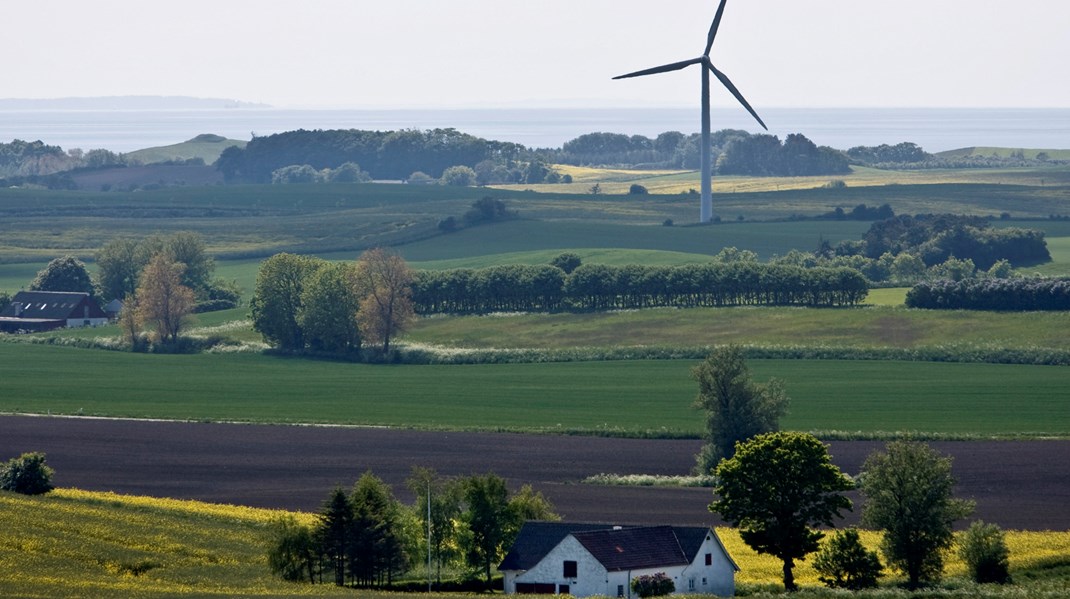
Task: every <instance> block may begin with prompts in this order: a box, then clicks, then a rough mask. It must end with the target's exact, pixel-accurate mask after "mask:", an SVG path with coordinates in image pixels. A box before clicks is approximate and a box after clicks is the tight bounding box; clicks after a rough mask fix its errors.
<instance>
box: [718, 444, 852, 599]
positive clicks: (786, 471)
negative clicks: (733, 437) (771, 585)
mask: <svg viewBox="0 0 1070 599" xmlns="http://www.w3.org/2000/svg"><path fill="white" fill-rule="evenodd" d="M716 474H717V478H718V482H717V486H716V488H715V489H714V492H715V493H716V495H717V496H718V497H719V499H718V500H717V501H715V502H713V503H712V504H710V510H711V511H713V512H716V513H718V514H720V515H721V517H722V518H724V520H725V521H726V522H730V523H731V524H732V525H733V526H738V527H739V528H740V533H739V534H740V537H742V539H743V542H745V543H746V544H747V545H748V546H750V547H751V548H752V549H754V550H755V551H757V552H758V553H764V554H767V555H772V556H774V557H776V558H777V559H779V560H781V561H782V562H783V564H784V566H783V572H784V588H785V589H787V590H789V591H794V590H795V589H796V588H797V587H796V585H795V577H794V574H793V571H792V570H793V569H794V567H795V560H798V559H803V558H805V557H806V555H807V554H809V553H812V552H814V551H817V549H818V541H820V540H821V538H822V537H824V535H823V534H822V533H820V532H817V531H815V530H811V527H814V526H833V525H834V519H835V518H839V517H841V513H840V512H841V511H842V510H845V509H846V510H849V509H851V501H850V500H849V499H847V497H845V496H844V495H843V494H842V493H844V492H845V491H849V490H851V489H853V488H854V484H853V483H852V482H851V480H850V479H849V478H847V477H846V476H844V474H843V473H842V472H840V469H839V468H837V467H836V466H834V465H833V464H832V460H831V458H830V457H829V453H828V448H827V447H826V446H825V445H824V444H822V443H821V442H820V441H818V440H817V438H815V437H814V436H813V435H808V434H803V433H787V432H778V433H766V434H763V435H758V436H757V437H754V438H753V439H750V440H749V441H745V442H741V443H739V444H738V445H737V446H736V451H735V455H734V456H733V457H732V458H731V459H727V460H724V461H722V462H721V463H720V465H719V466H717V471H716Z"/></svg>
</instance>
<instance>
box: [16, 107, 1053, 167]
mask: <svg viewBox="0 0 1070 599" xmlns="http://www.w3.org/2000/svg"><path fill="white" fill-rule="evenodd" d="M65 101H66V100H53V101H50V102H53V103H52V104H49V106H52V108H41V106H42V105H40V104H37V108H34V109H25V108H16V106H17V105H16V104H15V103H14V102H16V101H12V100H0V141H2V142H10V141H11V140H12V139H21V140H24V141H36V140H41V141H42V142H44V143H46V144H49V145H56V146H60V147H62V148H63V149H65V150H69V149H72V148H81V149H83V150H89V149H95V148H105V149H108V150H111V151H113V152H131V151H135V150H140V149H145V148H152V147H159V146H167V145H172V144H176V143H179V142H182V141H185V140H188V139H192V138H193V137H196V136H197V135H200V134H204V133H211V134H216V135H221V136H223V137H226V138H229V139H240V140H249V139H251V138H252V137H254V136H266V135H271V134H274V133H280V132H284V131H293V130H297V129H365V130H376V131H394V130H400V129H435V128H454V129H457V130H458V131H462V132H464V133H468V134H471V135H475V136H478V137H482V138H484V139H489V140H497V141H508V142H514V143H519V144H522V145H524V146H527V147H531V148H559V147H561V146H562V144H564V143H565V142H567V141H569V140H571V139H575V138H576V137H578V136H580V135H583V134H585V133H594V132H611V133H622V134H626V135H643V136H646V137H651V138H653V137H656V136H657V135H658V134H660V133H663V132H665V131H680V132H683V133H685V134H687V133H694V132H696V131H697V130H698V125H699V118H698V116H699V115H698V111H697V110H695V109H688V108H660V107H650V108H617V107H606V108H452V109H413V108H406V109H330V110H328V109H287V108H273V107H268V106H266V105H262V104H253V103H246V102H237V103H234V104H230V103H231V102H233V101H231V100H223V99H202V98H180V97H175V98H174V99H172V98H168V97H150V96H143V97H124V101H125V102H126V103H125V104H124V106H125V107H124V108H117V106H119V105H118V104H116V103H115V102H116V100H115V99H109V98H92V99H90V98H83V99H71V101H75V102H77V103H76V104H71V105H77V106H79V107H80V108H64V107H61V106H64V104H62V102H65ZM87 101H91V102H90V103H86V102H87ZM20 102H21V101H20ZM34 102H35V103H36V102H39V101H36V100H35V101H34ZM92 102H100V103H101V104H99V106H107V107H106V108H99V107H98V108H91V106H92ZM168 102H172V103H171V104H168V105H169V106H171V107H170V108H156V107H154V106H161V105H163V104H166V103H168ZM68 106H70V105H68ZM176 106H178V107H176ZM234 107H236V108H239V109H234ZM761 115H762V118H763V119H764V120H765V121H766V123H767V124H768V125H769V129H770V131H769V133H771V134H773V135H777V136H779V137H780V139H784V138H785V137H786V136H787V135H788V134H791V133H802V134H803V135H805V136H807V137H808V138H810V139H811V140H813V141H814V142H815V143H817V144H818V145H826V146H831V147H833V148H837V149H840V150H847V149H849V148H852V147H854V146H875V145H880V144H896V143H899V142H904V141H909V142H913V143H916V144H918V145H920V146H921V147H922V148H924V149H925V150H926V151H928V152H932V153H936V152H943V151H947V150H955V149H960V148H969V147H1004V148H1022V149H1070V108H1051V109H1048V108H961V109H956V108H770V109H766V110H762V111H761ZM713 127H714V129H715V130H717V129H743V130H746V131H749V132H751V133H761V132H762V131H760V130H756V125H755V124H754V122H753V120H751V119H750V115H748V114H747V113H746V111H744V110H741V109H740V110H735V109H731V108H729V107H725V106H715V107H714V110H713Z"/></svg>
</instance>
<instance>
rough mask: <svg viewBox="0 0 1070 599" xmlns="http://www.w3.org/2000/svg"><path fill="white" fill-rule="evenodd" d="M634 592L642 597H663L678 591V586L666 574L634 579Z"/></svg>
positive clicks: (648, 575) (646, 575)
mask: <svg viewBox="0 0 1070 599" xmlns="http://www.w3.org/2000/svg"><path fill="white" fill-rule="evenodd" d="M632 591H633V592H634V593H635V594H636V595H639V596H640V597H662V596H665V595H669V594H672V593H673V592H675V591H676V584H675V583H674V582H673V581H672V579H671V578H669V577H668V575H666V574H665V573H664V572H658V573H657V574H644V575H643V576H636V577H635V578H633V579H632Z"/></svg>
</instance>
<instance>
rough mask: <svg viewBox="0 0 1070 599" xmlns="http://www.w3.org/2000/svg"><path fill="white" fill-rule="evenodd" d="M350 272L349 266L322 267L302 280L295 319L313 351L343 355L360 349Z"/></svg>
mask: <svg viewBox="0 0 1070 599" xmlns="http://www.w3.org/2000/svg"><path fill="white" fill-rule="evenodd" d="M352 269H353V266H352V264H342V263H337V264H329V263H328V264H323V265H321V266H320V267H319V268H318V269H316V270H315V271H313V272H312V273H311V274H310V275H309V276H308V278H307V280H306V281H305V284H304V289H303V290H302V292H301V305H300V308H299V312H298V319H297V320H298V324H299V326H300V327H301V330H302V332H303V335H304V338H305V341H306V342H307V343H308V345H309V346H310V347H312V348H313V349H320V350H325V351H331V352H345V351H350V350H355V349H359V348H360V330H359V328H358V324H357V310H358V309H359V308H360V303H359V301H358V300H357V297H356V294H354V292H353V289H352V287H351V285H350V279H351V276H352Z"/></svg>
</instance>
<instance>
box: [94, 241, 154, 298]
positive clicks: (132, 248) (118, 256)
mask: <svg viewBox="0 0 1070 599" xmlns="http://www.w3.org/2000/svg"><path fill="white" fill-rule="evenodd" d="M138 246H139V243H138V242H137V241H135V240H133V239H113V240H111V241H109V242H108V243H105V244H104V245H103V246H102V247H101V248H100V249H99V250H97V252H96V255H95V259H96V263H97V282H98V283H99V284H100V292H101V294H102V295H103V296H104V297H105V298H107V299H109V300H111V299H124V298H127V297H133V295H134V292H136V291H137V279H138V276H140V275H141V270H142V269H144V268H145V262H141V260H140V252H139V251H138Z"/></svg>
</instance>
